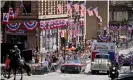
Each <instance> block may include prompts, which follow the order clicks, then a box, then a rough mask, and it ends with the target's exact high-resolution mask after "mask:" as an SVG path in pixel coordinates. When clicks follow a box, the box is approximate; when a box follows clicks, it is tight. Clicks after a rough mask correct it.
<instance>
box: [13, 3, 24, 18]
mask: <svg viewBox="0 0 133 80" xmlns="http://www.w3.org/2000/svg"><path fill="white" fill-rule="evenodd" d="M23 6H24V5H23V2H21V4H20V6H19V7H18V8H17V9H16V11H15V14H14V17H17V16H18V12H19V9H20V8H22V7H23Z"/></svg>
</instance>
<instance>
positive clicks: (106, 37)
mask: <svg viewBox="0 0 133 80" xmlns="http://www.w3.org/2000/svg"><path fill="white" fill-rule="evenodd" d="M98 37H99V39H100V40H101V41H107V40H109V35H106V36H104V35H99V36H98Z"/></svg>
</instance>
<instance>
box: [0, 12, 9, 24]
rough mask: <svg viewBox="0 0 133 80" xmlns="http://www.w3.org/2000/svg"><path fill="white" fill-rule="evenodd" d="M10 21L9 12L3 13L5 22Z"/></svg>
mask: <svg viewBox="0 0 133 80" xmlns="http://www.w3.org/2000/svg"><path fill="white" fill-rule="evenodd" d="M8 22H9V13H3V21H2V23H3V24H8Z"/></svg>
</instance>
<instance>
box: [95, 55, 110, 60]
mask: <svg viewBox="0 0 133 80" xmlns="http://www.w3.org/2000/svg"><path fill="white" fill-rule="evenodd" d="M96 58H97V59H99V58H100V59H101V58H102V59H108V58H109V56H108V55H96Z"/></svg>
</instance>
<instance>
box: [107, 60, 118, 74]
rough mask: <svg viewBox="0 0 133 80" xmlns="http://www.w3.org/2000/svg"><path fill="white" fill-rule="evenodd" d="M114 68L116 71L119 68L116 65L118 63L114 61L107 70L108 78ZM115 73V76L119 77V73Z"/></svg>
mask: <svg viewBox="0 0 133 80" xmlns="http://www.w3.org/2000/svg"><path fill="white" fill-rule="evenodd" d="M114 67H115V68H116V70H118V68H119V65H118V63H117V62H116V60H114V61H113V62H112V63H111V66H110V69H109V76H110V74H111V72H112V71H113V68H114ZM116 72H117V75H119V73H118V71H116Z"/></svg>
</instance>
